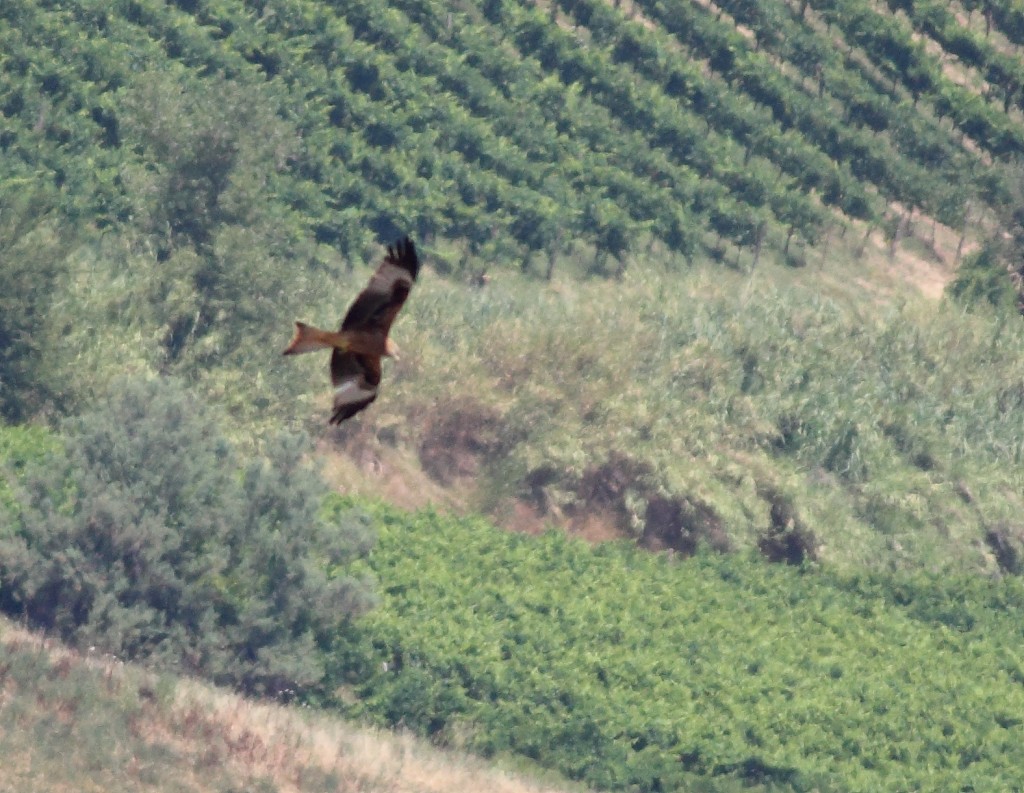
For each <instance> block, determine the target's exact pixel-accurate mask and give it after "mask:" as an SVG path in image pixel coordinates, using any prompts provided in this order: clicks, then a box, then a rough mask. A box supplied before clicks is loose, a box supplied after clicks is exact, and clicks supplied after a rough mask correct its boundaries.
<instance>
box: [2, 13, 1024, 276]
mask: <svg viewBox="0 0 1024 793" xmlns="http://www.w3.org/2000/svg"><path fill="white" fill-rule="evenodd" d="M890 5H891V6H892V9H893V11H894V12H895V11H899V13H892V14H882V13H881V12H879V11H878V10H877V9H876V8H874V7H873V6H872V5H871V4H869V3H867V2H866V0H844V2H825V1H824V0H823V1H822V2H815V3H809V2H799V3H797V2H792V3H787V2H784V0H771V1H770V2H765V3H744V2H730V0H723V2H722V3H721V4H719V6H717V7H711V8H708V7H705V6H702V5H700V4H696V3H692V2H690V0H658V1H657V2H651V1H650V0H639V1H638V2H636V3H635V4H633V5H632V6H630V8H629V10H628V11H626V10H625V9H623V8H620V7H619V4H618V3H616V4H615V5H614V7H613V6H612V5H611V4H608V3H606V2H604V0H558V1H557V2H554V1H553V2H551V3H550V4H547V5H545V6H541V5H535V4H534V3H533V2H527V1H525V0H522V1H521V0H500V1H499V0H489V1H488V2H481V3H479V4H474V3H470V2H466V3H460V4H457V5H455V6H452V7H449V6H448V5H447V4H443V3H440V2H433V1H431V0H402V1H401V2H397V3H390V4H386V3H382V2H374V1H363V2H353V3H344V4H325V3H317V2H313V1H312V0H285V1H284V2H279V3H268V2H256V1H255V0H254V1H253V2H242V1H241V0H213V1H211V2H201V3H198V2H186V1H185V0H181V2H176V3H165V2H162V1H161V0H130V1H126V2H118V3H114V4H108V3H98V2H89V1H88V0H81V1H80V2H73V3H48V2H29V1H28V0H13V1H12V2H10V3H5V4H4V9H3V11H2V12H0V14H2V15H0V37H2V41H0V45H2V50H3V53H4V56H3V59H2V61H0V70H2V74H3V81H2V83H0V90H2V95H0V117H2V119H3V130H2V133H0V149H2V151H3V153H4V165H3V173H2V174H0V184H6V185H7V186H8V188H9V189H12V188H14V187H16V186H18V185H24V184H26V183H27V182H28V181H32V182H37V183H38V182H40V181H42V182H47V183H50V184H52V185H54V186H56V187H58V188H60V190H61V193H62V196H63V198H62V202H61V204H62V211H63V212H65V213H67V214H69V215H71V216H76V217H79V218H91V219H93V221H92V222H94V223H97V224H98V225H101V226H107V227H110V226H118V225H119V224H123V223H125V222H128V223H129V224H132V223H135V222H138V218H137V208H135V207H133V202H134V200H135V199H137V196H133V188H132V180H131V179H130V178H128V174H129V173H130V171H131V170H132V169H133V168H134V167H152V163H155V162H161V161H162V160H163V159H164V158H166V157H168V156H170V155H171V153H172V150H171V149H169V148H167V145H166V142H164V144H163V145H161V142H160V141H158V140H154V139H153V135H154V134H156V133H155V131H154V129H153V127H152V124H151V121H152V119H150V122H147V121H146V118H144V117H140V114H139V108H138V105H137V102H133V95H134V94H137V93H138V91H139V90H140V86H145V85H146V84H147V83H149V82H151V81H158V80H165V81H167V83H168V85H166V86H164V88H165V89H166V88H167V87H169V86H170V85H174V86H177V87H178V89H179V90H182V91H186V92H197V93H203V92H209V91H214V92H221V93H223V94H224V95H225V96H228V95H230V94H231V93H232V92H234V91H238V90H241V91H245V92H249V93H250V94H251V95H252V97H253V98H255V97H259V99H258V101H257V103H256V105H254V106H255V107H256V108H258V112H260V113H262V114H265V116H266V117H265V118H263V119H261V120H260V121H259V124H260V125H267V124H270V123H271V121H273V122H274V124H276V125H277V127H278V132H279V134H280V136H281V141H280V142H279V145H278V149H277V151H276V153H275V154H274V155H270V156H268V157H267V159H268V160H275V161H274V162H273V164H271V162H269V161H268V162H266V165H268V166H270V167H269V168H267V170H266V171H265V172H264V174H263V178H265V179H267V180H269V181H268V184H267V185H266V186H267V188H268V189H269V191H270V194H271V195H272V197H273V200H274V201H275V202H278V203H280V205H281V206H282V207H283V208H286V210H287V212H289V213H293V218H294V221H295V222H296V223H297V224H298V227H299V228H301V229H302V233H304V234H309V235H312V236H313V237H314V238H315V239H316V240H318V241H320V242H323V243H329V244H331V245H336V246H338V247H339V248H340V250H341V251H342V253H343V254H344V255H347V256H349V255H353V254H356V253H357V252H358V251H360V250H361V247H362V246H364V245H365V244H366V243H367V242H368V240H369V239H371V238H378V239H384V238H390V237H393V236H394V235H395V234H396V233H397V232H398V231H399V230H402V231H412V232H413V233H414V234H415V235H416V236H417V237H418V238H419V239H423V240H430V239H432V238H435V237H442V238H448V239H456V240H464V241H466V242H467V243H469V245H470V247H471V250H472V251H473V253H477V254H479V253H480V252H482V251H486V252H487V255H488V256H490V257H497V258H498V259H499V260H518V261H520V262H522V266H523V267H529V266H531V263H532V262H535V263H536V264H537V266H539V267H541V268H542V270H543V271H546V272H548V273H550V269H551V267H553V266H554V263H555V261H557V259H558V257H559V256H560V255H561V254H563V253H564V252H565V251H566V250H567V246H568V244H569V243H570V241H573V240H585V241H587V242H589V243H591V244H593V245H594V246H595V248H596V249H597V251H598V252H599V253H600V254H601V256H600V257H599V259H600V260H601V261H604V257H611V258H613V259H617V260H619V264H618V265H615V266H614V268H613V269H618V268H621V266H622V259H623V257H624V256H625V255H626V254H627V253H628V252H629V251H636V250H640V249H641V246H643V245H645V244H650V243H651V242H652V241H657V242H658V243H661V244H662V245H664V246H665V247H666V248H667V249H668V250H671V251H674V252H677V253H679V254H682V255H683V256H687V257H689V256H693V255H695V254H699V253H701V252H703V251H706V250H712V251H714V250H716V249H719V248H720V247H721V246H722V245H723V244H725V243H728V244H729V245H730V246H732V247H733V248H735V249H736V250H737V251H739V250H744V251H748V252H750V253H751V255H753V256H754V257H755V258H756V257H757V256H759V255H760V253H761V251H762V249H769V250H776V251H783V252H784V253H785V254H786V255H789V254H790V253H791V252H792V251H793V250H795V249H793V247H792V246H793V244H794V241H795V242H797V243H798V244H800V243H802V244H813V243H814V242H816V241H817V240H819V239H820V237H821V234H822V231H823V229H824V228H826V227H829V226H831V225H834V224H840V225H842V224H845V223H848V222H850V221H851V220H854V219H859V220H864V221H867V222H868V223H869V224H872V225H879V224H884V223H885V222H886V218H887V217H889V216H890V215H892V214H894V213H899V214H901V213H905V212H909V213H914V212H916V211H920V212H923V213H925V214H926V215H929V216H931V217H933V218H936V219H937V220H939V221H941V222H942V223H945V224H947V225H950V226H952V227H954V228H956V229H959V228H960V227H961V226H963V225H964V223H965V222H966V221H967V219H968V217H969V213H970V212H971V211H972V209H971V208H972V207H974V208H975V209H974V211H975V212H976V214H977V213H983V212H984V211H986V210H985V209H984V208H988V209H1000V208H1002V207H1003V205H1004V204H1005V203H1006V201H1007V200H1009V193H1008V187H1007V183H1006V176H1005V169H1004V168H1003V165H1004V164H1005V163H1006V162H1008V161H1010V160H1012V159H1013V158H1016V157H1018V156H1019V155H1020V154H1021V153H1022V151H1024V133H1021V131H1020V129H1021V125H1020V103H1021V101H1022V100H1021V86H1022V85H1024V80H1022V77H1024V68H1022V67H1021V66H1020V63H1019V59H1018V58H1017V56H1016V47H1017V46H1018V44H1017V39H1018V38H1019V37H1020V33H1019V31H1018V30H1017V27H1016V26H1017V25H1018V24H1019V22H1018V20H1017V17H1015V16H1014V14H1013V11H1012V9H1010V10H1005V9H1004V10H1003V11H999V10H998V8H997V7H998V6H999V4H998V3H986V4H985V16H984V19H985V32H984V33H981V32H978V31H977V30H975V28H976V27H977V26H976V25H975V26H968V27H964V26H962V25H961V24H960V22H959V17H956V16H955V15H953V14H952V12H950V11H947V10H945V8H944V7H943V6H941V4H919V3H896V2H893V3H891V4H890ZM965 9H966V6H965ZM972 18H973V17H972ZM954 62H955V63H956V64H957V66H958V69H959V70H960V71H961V72H962V73H964V74H965V82H963V83H961V82H958V81H956V80H954V79H952V78H951V77H949V76H947V75H946V71H948V69H944V67H946V66H948V65H949V64H950V63H954ZM218 81H225V82H223V84H222V83H220V82H218ZM226 114H227V117H226V118H225V119H224V121H225V123H231V124H250V123H255V122H251V121H246V120H245V111H244V109H243V108H241V107H238V106H232V104H231V103H230V102H229V103H227V106H226ZM236 134H237V133H236ZM147 136H148V138H149V139H147ZM289 137H290V138H291V140H290V141H289V140H287V138H289ZM239 147H240V144H239V142H238V141H234V142H232V141H230V140H228V141H224V142H223V143H222V147H221V148H220V149H218V148H217V147H216V146H213V147H212V149H208V150H206V151H205V152H198V151H197V152H193V153H192V154H191V156H192V158H193V162H192V163H191V167H192V168H193V171H192V172H191V173H192V178H193V179H194V178H195V177H196V175H197V174H201V173H202V172H203V170H204V169H208V170H212V171H214V172H215V171H216V169H217V168H220V169H221V170H225V169H229V168H230V167H231V166H233V165H235V164H237V163H236V160H237V155H238V149H239ZM188 154H189V153H188V152H186V153H185V154H184V158H185V160H187V159H188ZM177 156H182V155H181V153H179V155H177ZM264 156H267V153H266V152H264ZM203 157H205V158H206V162H202V158H203ZM147 163H150V165H149V166H147V165H146V164H147ZM177 167H178V168H180V169H181V174H180V180H179V181H188V180H189V178H190V176H189V173H190V172H189V170H188V169H189V167H190V163H189V162H187V161H181V162H178V164H177ZM226 178H227V175H226V174H224V175H222V178H221V179H219V180H218V179H217V178H214V179H212V180H211V182H212V184H210V185H207V186H206V187H205V188H203V189H205V190H206V194H205V196H204V200H205V201H206V202H207V204H209V207H208V208H210V209H213V208H214V205H216V204H218V203H219V202H218V197H219V193H220V192H222V191H223V190H224V189H225V186H226V183H225V179H226ZM180 186H181V185H179V187H180ZM193 189H199V188H198V187H197V186H196V185H195V184H193ZM193 197H195V196H193ZM185 221H187V219H184V220H183V221H182V222H180V223H176V222H174V221H171V222H170V223H169V226H170V230H171V231H172V232H174V231H180V232H182V233H184V235H185V236H186V237H187V239H188V240H189V241H191V242H192V243H199V244H201V243H203V242H204V241H205V237H204V234H206V233H208V230H207V232H203V231H202V230H201V229H200V228H198V227H197V224H199V225H201V224H202V223H203V222H205V223H207V224H209V223H211V222H215V221H216V217H209V216H208V217H205V218H192V226H191V227H190V226H189V224H188V223H187V222H185ZM178 242H179V243H180V242H181V240H180V239H179V240H178ZM454 265H457V262H456V263H454V264H453V266H454ZM601 266H602V267H608V265H607V264H604V265H601ZM599 271H600V269H599Z"/></svg>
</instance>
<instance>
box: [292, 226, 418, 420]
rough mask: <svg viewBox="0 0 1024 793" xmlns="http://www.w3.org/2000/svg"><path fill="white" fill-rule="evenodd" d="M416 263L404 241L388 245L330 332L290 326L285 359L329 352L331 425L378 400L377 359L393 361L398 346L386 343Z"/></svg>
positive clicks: (413, 249) (412, 248)
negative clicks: (291, 333)
mask: <svg viewBox="0 0 1024 793" xmlns="http://www.w3.org/2000/svg"><path fill="white" fill-rule="evenodd" d="M419 269H420V261H419V258H417V256H416V247H415V246H414V245H413V244H412V240H410V239H409V238H408V237H406V238H405V239H403V240H399V241H398V242H396V243H395V244H394V245H389V246H388V255H387V256H385V257H384V261H382V262H381V263H380V266H378V267H377V272H375V273H374V274H373V276H372V277H371V278H370V283H369V284H367V286H366V289H364V290H363V291H362V292H360V293H359V296H358V297H357V298H356V299H355V301H354V302H353V303H352V305H351V306H350V307H349V309H348V313H347V314H346V315H345V319H344V320H342V322H341V328H340V329H339V330H338V331H337V332H335V331H330V330H321V329H320V328H314V327H313V326H312V325H306V324H305V323H303V322H296V323H295V338H293V339H292V342H291V344H289V345H288V348H287V349H286V350H285V351H284V354H285V355H298V354H299V353H303V352H314V351H315V350H326V349H331V350H332V352H331V383H332V384H333V385H334V413H332V414H331V424H341V422H343V421H344V420H345V419H347V418H351V417H352V416H354V415H355V414H356V413H358V412H359V411H360V410H362V409H363V408H365V407H367V406H368V405H369V404H370V403H371V402H373V400H375V399H376V398H377V386H379V385H380V373H381V367H380V359H381V358H382V357H384V356H386V355H390V356H391V357H393V358H397V357H398V346H397V345H396V344H395V343H394V342H393V341H392V340H391V339H389V338H388V331H389V330H390V329H391V323H392V322H394V321H395V316H396V315H397V314H398V311H399V309H401V308H402V304H403V303H405V299H406V298H407V297H408V296H409V290H411V289H412V285H413V282H414V281H415V280H416V274H417V273H418V272H419Z"/></svg>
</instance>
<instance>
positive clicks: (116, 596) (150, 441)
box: [0, 380, 368, 695]
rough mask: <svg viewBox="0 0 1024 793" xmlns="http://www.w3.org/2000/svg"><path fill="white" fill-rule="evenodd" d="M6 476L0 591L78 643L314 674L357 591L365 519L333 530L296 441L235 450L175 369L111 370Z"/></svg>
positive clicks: (253, 683)
mask: <svg viewBox="0 0 1024 793" xmlns="http://www.w3.org/2000/svg"><path fill="white" fill-rule="evenodd" d="M64 431H65V435H66V449H65V450H64V451H62V452H60V453H52V454H50V455H49V457H47V459H46V460H45V461H44V462H43V463H41V464H38V465H36V466H34V467H30V468H29V469H27V470H26V471H25V473H24V476H23V477H22V478H21V481H20V482H17V483H14V484H13V487H14V489H15V493H16V499H17V502H18V503H17V510H18V513H19V514H18V515H17V519H16V520H17V526H16V530H15V531H14V532H11V533H8V534H7V535H6V536H3V537H0V582H2V583H0V604H2V606H3V607H4V608H5V609H6V610H8V611H10V612H13V613H16V614H20V615H24V616H25V617H27V618H28V619H29V620H30V621H31V622H32V623H33V624H35V625H38V626H41V627H44V628H46V629H48V630H52V631H55V632H56V633H58V634H60V635H61V636H62V637H63V638H64V639H66V640H69V641H72V642H74V643H76V644H78V645H95V646H99V647H102V648H104V649H105V650H107V651H109V652H112V653H115V654H117V655H119V656H124V657H128V658H144V659H150V660H152V661H154V662H157V663H160V664H163V665H173V666H180V667H183V668H185V669H186V670H187V671H190V672H193V673H198V674H202V675H205V676H208V677H211V678H213V679H214V680H216V681H217V682H222V683H231V684H234V685H237V686H240V687H241V688H243V689H244V690H246V691H250V692H254V693H267V694H275V695H280V694H284V693H286V692H292V691H299V690H309V689H311V688H312V687H315V686H316V684H317V683H318V682H319V681H320V680H321V678H322V676H323V669H322V666H321V662H320V653H319V652H318V649H317V648H318V645H319V643H320V642H321V641H322V640H323V639H324V637H326V636H327V635H329V634H336V633H337V632H338V631H339V630H342V628H343V625H344V622H345V620H346V619H347V618H348V617H349V616H350V615H352V614H354V613H356V612H358V611H359V610H360V609H361V608H362V607H364V606H365V605H366V604H367V602H368V591H367V587H366V585H365V583H364V582H361V581H358V580H356V579H354V578H352V577H350V576H348V575H347V574H346V573H345V565H346V563H347V562H348V561H349V560H351V559H352V558H353V557H355V556H356V555H359V554H361V553H362V552H364V551H365V550H366V548H367V537H368V532H367V531H366V525H365V521H360V519H359V518H358V516H356V515H351V516H345V519H344V520H342V521H341V522H340V525H339V524H337V523H336V524H335V526H334V527H332V529H331V531H330V533H329V532H328V531H327V526H326V523H325V522H324V520H323V519H322V518H321V516H320V514H319V510H320V506H321V502H322V498H323V496H324V494H325V492H326V488H325V485H324V484H323V483H322V482H321V481H320V480H319V479H318V478H317V477H316V475H315V474H314V472H313V471H312V470H311V468H310V466H309V465H308V463H306V462H305V461H304V452H305V450H306V448H307V443H306V441H305V440H303V439H301V438H296V437H288V436H283V437H279V438H276V439H273V440H272V441H270V442H268V443H267V444H266V448H265V450H264V453H263V456H262V457H255V458H254V459H252V460H251V461H249V462H248V463H247V464H245V465H241V464H240V456H239V454H238V452H237V451H236V450H235V449H234V448H233V447H232V446H231V444H229V443H228V441H227V440H226V439H225V437H224V436H223V435H222V434H221V432H219V430H218V425H217V423H216V420H215V418H214V416H213V414H212V413H211V411H210V410H209V409H207V408H205V407H204V405H203V404H201V403H200V402H199V401H198V400H196V399H194V398H192V397H191V396H189V394H187V393H186V392H185V391H184V390H183V389H182V388H181V387H180V386H178V385H177V384H176V383H174V382H173V381H168V380H157V381H149V382H139V381H121V382H119V383H116V384H115V387H114V389H112V391H111V395H110V397H109V399H108V401H107V402H106V404H104V405H102V406H99V407H97V408H95V409H94V410H92V411H91V412H89V413H86V414H84V415H82V416H81V417H79V418H77V419H73V420H70V421H68V422H67V423H66V425H65V427H64Z"/></svg>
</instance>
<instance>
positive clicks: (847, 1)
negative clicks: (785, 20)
mask: <svg viewBox="0 0 1024 793" xmlns="http://www.w3.org/2000/svg"><path fill="white" fill-rule="evenodd" d="M811 5H812V6H813V7H814V9H815V10H816V11H817V12H818V13H820V14H821V15H822V18H823V19H825V20H826V21H827V22H828V23H829V24H832V25H835V26H836V27H838V28H839V29H840V30H842V32H843V35H844V36H845V38H846V40H847V41H848V42H849V43H851V44H854V45H856V46H858V47H860V48H862V49H863V50H864V51H865V52H866V53H867V54H868V55H869V56H870V57H871V58H872V60H873V61H874V63H875V64H876V65H877V66H878V67H879V68H880V69H882V71H883V72H884V73H885V74H886V75H888V76H889V77H890V78H891V79H892V80H894V81H898V82H900V83H902V84H903V85H904V86H905V87H906V89H907V90H908V91H909V92H910V94H911V95H912V96H913V98H914V101H915V102H917V101H918V100H919V99H922V98H923V99H926V100H928V101H929V102H930V104H931V105H932V106H933V108H934V111H935V113H936V114H937V115H938V116H939V117H940V118H948V119H950V120H951V121H952V122H953V124H954V125H956V127H957V128H958V129H960V130H962V131H963V132H964V134H966V135H969V136H970V137H971V138H972V139H973V140H975V142H976V143H977V144H978V145H979V146H981V147H982V148H983V149H985V150H986V151H988V152H990V153H991V154H992V155H994V156H997V157H998V156H1003V155H1011V154H1020V153H1022V152H1024V132H1022V131H1021V130H1020V129H1019V126H1018V125H1016V124H1014V123H1013V122H1012V121H1011V120H1010V119H1009V118H1007V117H1006V115H1005V114H1004V113H1002V112H1000V111H999V109H997V108H995V107H993V106H992V105H991V104H990V103H989V102H987V101H986V100H985V99H984V98H982V97H981V96H979V95H977V94H975V93H973V92H971V91H970V90H968V89H966V88H962V87H960V86H958V85H957V84H956V83H954V82H953V81H952V80H950V79H949V78H947V77H945V76H944V75H943V74H942V70H941V67H940V65H939V63H938V62H937V59H936V57H935V56H933V55H930V54H929V53H928V52H926V48H925V44H924V42H922V41H920V40H915V39H914V36H913V35H912V32H911V31H910V30H908V29H907V27H906V26H905V25H903V24H901V23H900V22H899V21H898V19H897V18H896V17H894V16H891V15H890V16H885V15H882V14H880V13H878V12H877V11H876V10H874V8H873V7H872V6H871V5H870V4H869V3H868V2H866V0H814V2H812V3H811Z"/></svg>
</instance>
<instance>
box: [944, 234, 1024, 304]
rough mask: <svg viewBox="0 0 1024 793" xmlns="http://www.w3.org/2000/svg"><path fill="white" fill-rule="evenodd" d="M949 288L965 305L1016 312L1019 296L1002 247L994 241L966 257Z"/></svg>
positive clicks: (953, 296)
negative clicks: (1002, 253) (1002, 252)
mask: <svg viewBox="0 0 1024 793" xmlns="http://www.w3.org/2000/svg"><path fill="white" fill-rule="evenodd" d="M948 291H949V295H950V296H951V297H952V298H953V299H954V300H956V301H957V302H958V303H960V304H961V305H963V306H966V307H973V306H986V307H990V308H995V309H996V310H997V311H1000V312H1004V311H1005V312H1013V311H1014V310H1015V309H1016V308H1017V302H1018V299H1019V295H1018V290H1017V289H1016V288H1015V287H1014V283H1013V281H1012V279H1011V278H1010V273H1009V270H1008V269H1007V265H1006V262H1005V259H1004V257H1003V255H1001V250H1000V246H997V245H995V244H993V243H989V244H988V245H986V246H985V247H983V248H982V249H981V250H980V251H977V252H976V253H972V254H971V255H970V256H968V257H967V258H966V259H964V261H963V263H962V264H961V265H960V268H959V269H958V270H957V275H956V280H954V281H953V282H952V283H950V285H949V287H948Z"/></svg>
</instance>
